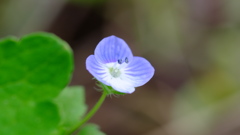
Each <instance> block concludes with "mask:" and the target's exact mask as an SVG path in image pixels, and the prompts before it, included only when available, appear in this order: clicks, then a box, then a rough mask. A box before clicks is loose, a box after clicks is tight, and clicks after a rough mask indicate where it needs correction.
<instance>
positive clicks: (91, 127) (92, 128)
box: [78, 124, 106, 135]
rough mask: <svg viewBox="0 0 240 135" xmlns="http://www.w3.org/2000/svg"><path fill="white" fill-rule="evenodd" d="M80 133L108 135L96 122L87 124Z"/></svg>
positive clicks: (84, 134) (83, 134) (82, 134)
mask: <svg viewBox="0 0 240 135" xmlns="http://www.w3.org/2000/svg"><path fill="white" fill-rule="evenodd" d="M78 135H106V134H105V133H103V132H102V131H100V130H99V127H98V126H97V125H96V124H87V125H85V126H84V127H83V128H82V129H81V130H80V132H79V133H78Z"/></svg>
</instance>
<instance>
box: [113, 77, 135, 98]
mask: <svg viewBox="0 0 240 135" xmlns="http://www.w3.org/2000/svg"><path fill="white" fill-rule="evenodd" d="M110 84H111V87H112V88H113V89H115V90H116V91H119V92H122V93H128V94H131V93H133V92H134V91H135V88H134V86H133V85H132V84H131V83H129V82H128V81H126V80H122V79H120V78H114V79H112V80H111V82H110Z"/></svg>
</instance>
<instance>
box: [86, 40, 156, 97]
mask: <svg viewBox="0 0 240 135" xmlns="http://www.w3.org/2000/svg"><path fill="white" fill-rule="evenodd" d="M86 67H87V70H88V71H89V72H90V73H91V74H92V75H93V76H94V77H95V78H96V79H97V80H98V81H100V82H102V83H104V84H105V85H108V86H111V87H112V88H113V89H114V90H116V91H118V92H121V93H133V92H134V91H135V87H139V86H142V85H144V84H145V83H147V82H148V81H149V80H150V79H151V78H152V76H153V74H154V68H153V67H152V65H151V64H150V63H149V62H148V61H147V60H146V59H144V58H142V57H137V56H133V54H132V51H131V49H130V48H129V47H128V45H127V43H126V42H125V41H124V40H123V39H121V38H118V37H116V36H109V37H106V38H104V39H102V40H101V41H100V42H99V43H98V45H97V47H96V49H95V51H94V55H90V56H89V57H88V58H87V60H86Z"/></svg>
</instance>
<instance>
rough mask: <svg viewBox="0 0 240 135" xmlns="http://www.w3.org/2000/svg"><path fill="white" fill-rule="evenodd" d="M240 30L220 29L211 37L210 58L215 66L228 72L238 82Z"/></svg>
mask: <svg viewBox="0 0 240 135" xmlns="http://www.w3.org/2000/svg"><path fill="white" fill-rule="evenodd" d="M239 36H240V30H239V29H235V28H234V29H220V30H218V31H217V32H216V33H215V34H214V35H212V36H211V37H209V41H208V46H209V56H210V57H211V58H212V60H213V61H214V64H215V65H216V66H218V67H219V68H222V69H223V70H225V71H227V72H228V73H229V74H231V75H232V76H233V77H234V78H235V79H236V80H239V79H240V70H239V68H240V62H239V57H240V53H239V52H240V45H239V43H240V38H239Z"/></svg>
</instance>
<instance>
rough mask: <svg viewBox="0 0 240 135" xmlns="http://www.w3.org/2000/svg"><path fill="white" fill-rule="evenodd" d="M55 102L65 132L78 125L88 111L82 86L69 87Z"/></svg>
mask: <svg viewBox="0 0 240 135" xmlns="http://www.w3.org/2000/svg"><path fill="white" fill-rule="evenodd" d="M54 101H55V103H56V104H57V106H58V108H59V112H60V116H61V124H60V126H61V128H62V129H63V130H65V131H66V130H69V129H70V128H71V127H72V126H73V125H76V123H78V122H79V121H80V118H81V117H82V116H83V115H84V114H85V113H86V111H87V106H86V104H85V95H84V88H83V87H80V86H72V87H67V88H66V89H64V90H63V91H62V92H61V93H60V95H59V96H58V97H57V98H56V99H55V100H54Z"/></svg>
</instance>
